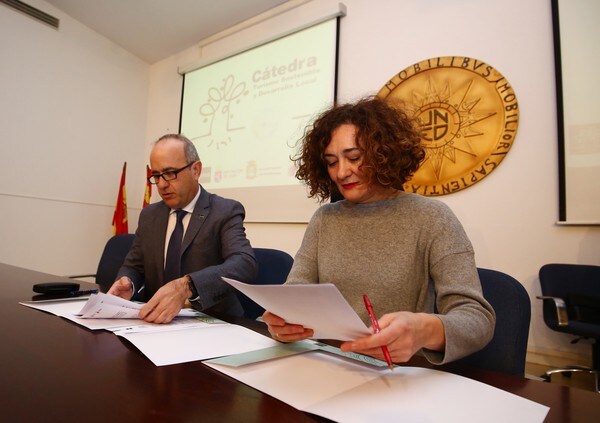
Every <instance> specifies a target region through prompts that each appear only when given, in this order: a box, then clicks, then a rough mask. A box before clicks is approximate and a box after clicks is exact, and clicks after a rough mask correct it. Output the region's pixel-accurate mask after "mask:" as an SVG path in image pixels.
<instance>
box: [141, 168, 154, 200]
mask: <svg viewBox="0 0 600 423" xmlns="http://www.w3.org/2000/svg"><path fill="white" fill-rule="evenodd" d="M151 176H152V171H151V170H150V166H148V165H146V191H145V192H144V203H143V204H142V208H144V207H146V206H147V205H148V204H150V197H152V184H151V183H150V181H149V180H148V178H150V177H151Z"/></svg>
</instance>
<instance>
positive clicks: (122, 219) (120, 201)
mask: <svg viewBox="0 0 600 423" xmlns="http://www.w3.org/2000/svg"><path fill="white" fill-rule="evenodd" d="M126 170H127V162H125V163H123V172H122V173H121V183H120V184H119V195H118V196H117V205H116V206H115V214H114V215H113V222H112V224H113V235H119V234H127V233H129V228H128V226H127V195H126V193H125V172H126Z"/></svg>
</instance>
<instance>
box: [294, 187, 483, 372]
mask: <svg viewBox="0 0 600 423" xmlns="http://www.w3.org/2000/svg"><path fill="white" fill-rule="evenodd" d="M286 283H333V284H335V285H336V286H337V287H338V289H339V290H340V292H341V293H342V295H343V296H344V297H345V298H346V300H347V301H348V303H349V304H350V305H351V306H352V308H353V309H354V310H355V311H356V312H357V314H358V315H359V316H360V317H361V319H362V320H363V321H364V322H365V324H367V325H370V320H369V316H368V314H367V312H366V310H365V306H364V303H363V299H362V294H363V293H366V294H367V295H368V296H369V298H370V300H371V303H372V304H373V307H374V309H375V313H376V315H377V316H378V317H381V316H382V315H383V314H386V313H392V312H396V311H412V312H428V313H433V311H434V303H435V305H436V306H437V310H438V313H439V315H438V316H439V318H440V319H441V320H442V322H443V324H444V331H445V335H446V349H445V352H442V353H439V352H433V351H423V353H424V354H425V356H426V357H427V359H428V360H429V361H430V362H432V363H435V364H441V363H447V362H450V361H453V360H456V359H458V358H461V357H463V356H466V355H469V354H471V353H473V352H475V351H478V350H479V349H481V348H483V347H484V346H485V345H486V344H487V343H488V342H489V340H490V339H491V337H492V335H493V332H494V323H495V315H494V311H493V309H492V307H491V306H490V305H489V304H488V302H487V301H486V300H485V299H484V298H483V295H482V292H481V285H480V282H479V277H478V275H477V269H476V267H475V260H474V253H473V247H472V246H471V242H470V241H469V239H468V237H467V235H466V234H465V231H464V229H463V228H462V225H461V224H460V222H459V221H458V219H457V218H456V216H455V215H454V214H453V213H452V211H451V210H450V209H449V208H448V207H447V206H446V205H445V204H444V203H442V202H440V201H438V200H434V199H431V198H427V197H423V196H420V195H417V194H409V193H404V194H402V195H399V196H397V197H395V198H392V199H389V200H384V201H378V202H373V203H366V204H354V203H351V202H348V201H340V202H337V203H333V204H326V205H323V206H322V207H320V208H319V209H318V210H317V211H316V212H315V214H314V216H313V217H312V219H311V221H310V223H309V225H308V227H307V230H306V233H305V235H304V239H303V241H302V245H301V247H300V249H299V251H298V253H297V254H296V257H295V259H294V266H293V267H292V270H291V272H290V274H289V276H288V279H287V282H286Z"/></svg>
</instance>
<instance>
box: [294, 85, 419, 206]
mask: <svg viewBox="0 0 600 423" xmlns="http://www.w3.org/2000/svg"><path fill="white" fill-rule="evenodd" d="M344 124H352V125H354V126H355V127H356V143H357V145H358V147H359V148H360V149H361V150H362V151H363V153H364V159H363V164H362V166H361V168H363V170H364V171H365V172H366V173H367V175H368V176H369V179H370V181H371V183H377V184H379V185H381V186H384V187H389V188H395V189H397V190H403V188H402V185H403V184H404V183H405V182H407V181H408V180H410V178H411V177H412V175H413V173H415V171H416V170H417V169H418V168H419V166H420V164H421V162H422V161H423V160H424V158H425V149H424V148H423V146H422V144H421V137H420V135H419V132H418V131H417V130H416V128H415V127H414V126H413V122H412V121H411V119H410V118H409V117H408V116H407V115H406V113H405V112H404V111H403V110H402V109H401V108H399V107H394V106H392V105H391V104H389V103H387V102H386V101H384V100H382V99H380V98H377V97H367V98H363V99H361V100H359V101H358V102H356V103H354V104H343V105H338V106H334V107H333V108H331V109H329V110H327V111H326V112H324V113H323V114H321V115H320V116H319V117H317V119H316V120H315V121H314V123H313V125H312V126H309V127H307V129H306V131H305V134H304V137H303V138H302V140H301V148H300V151H299V152H298V154H297V155H296V156H295V157H293V158H292V160H294V162H295V163H296V166H297V168H298V170H297V171H296V178H298V179H299V180H301V181H303V182H304V183H305V184H306V185H308V187H309V190H310V196H311V197H317V198H318V199H319V201H320V202H323V201H325V200H327V199H328V198H329V197H330V196H331V195H332V194H336V195H337V194H338V190H337V187H336V185H335V183H334V182H333V181H332V180H331V178H330V177H329V174H328V173H327V164H326V161H325V158H324V157H323V153H324V151H325V148H326V147H327V146H328V145H329V142H330V141H331V135H332V133H333V131H334V130H335V129H337V128H338V127H339V126H341V125H344Z"/></svg>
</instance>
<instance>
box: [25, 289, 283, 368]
mask: <svg viewBox="0 0 600 423" xmlns="http://www.w3.org/2000/svg"><path fill="white" fill-rule="evenodd" d="M100 297H102V296H100ZM108 297H113V296H112V295H110V296H108ZM114 298H117V297H114ZM114 298H108V299H107V300H108V304H109V305H111V307H108V308H107V307H106V304H107V302H106V301H96V300H94V301H92V302H91V303H90V305H89V306H86V305H85V303H84V301H64V302H52V303H47V302H45V303H37V302H35V301H25V302H21V303H20V304H22V305H24V306H27V307H31V308H34V309H36V310H41V311H46V312H48V313H52V314H54V315H56V316H60V317H64V318H65V319H68V320H70V321H72V322H74V323H77V324H79V325H81V326H84V327H86V328H88V329H92V330H96V329H106V330H109V331H112V332H113V333H114V334H115V335H118V336H120V337H122V338H123V339H126V340H128V341H129V342H131V343H132V344H133V345H134V346H135V347H137V348H138V349H139V350H140V351H141V352H142V353H143V354H144V355H145V356H146V357H148V358H149V359H150V361H152V362H153V363H154V364H155V365H156V366H164V365H168V364H177V363H185V362H188V361H198V360H206V359H208V358H214V357H222V356H224V355H230V354H240V353H245V352H248V351H253V350H258V349H263V348H269V347H273V346H275V345H281V344H279V343H278V342H277V341H274V340H272V339H271V338H268V337H266V336H263V335H260V334H258V333H256V332H253V331H251V330H249V329H246V328H244V327H242V326H237V325H232V324H229V323H227V322H224V321H222V320H219V319H216V318H214V317H211V316H208V315H206V314H204V313H201V312H199V311H196V310H193V309H183V310H181V312H180V314H179V315H178V316H177V317H175V319H173V320H172V321H171V322H170V323H167V324H157V323H148V322H145V321H143V320H141V319H139V318H136V319H134V318H131V317H129V318H82V317H81V315H82V314H84V315H85V314H87V313H90V315H92V316H123V315H127V314H128V311H123V310H122V309H120V308H119V307H117V308H114V307H112V306H113V305H114V303H116V304H117V305H118V304H119V303H121V301H114ZM118 300H122V299H121V298H119V299H118ZM123 301H126V300H123ZM126 303H130V301H126ZM132 304H134V303H132ZM136 306H140V307H141V304H135V306H133V307H132V306H130V305H129V304H124V307H123V308H130V309H131V310H136ZM135 313H136V317H137V311H135Z"/></svg>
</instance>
